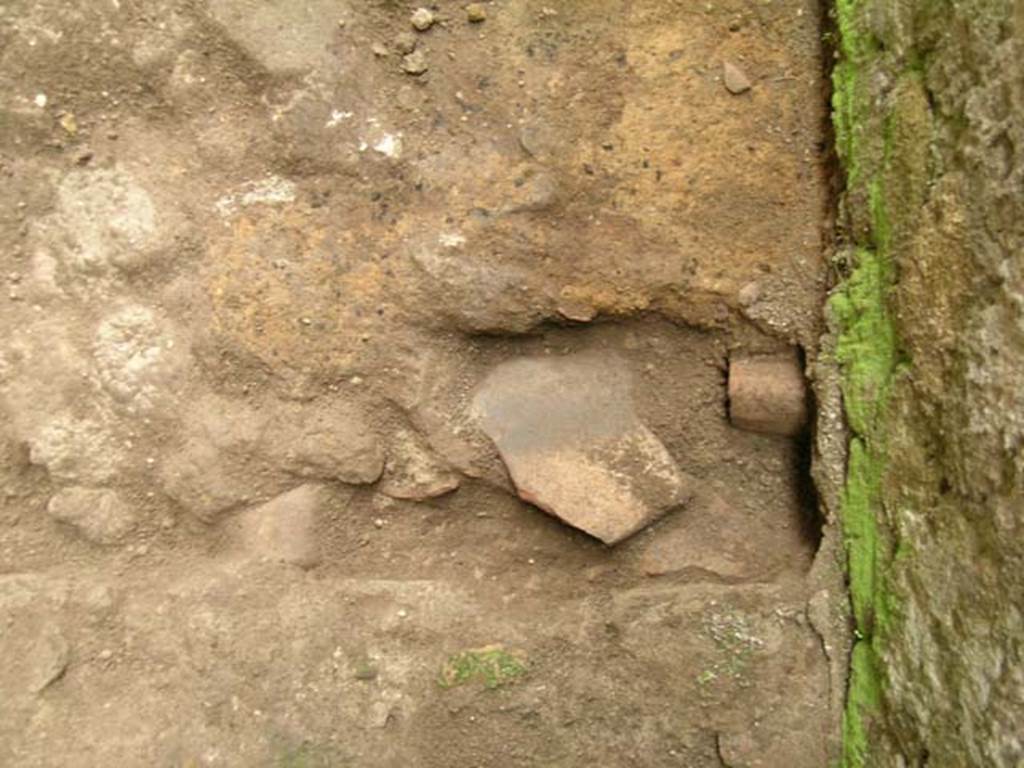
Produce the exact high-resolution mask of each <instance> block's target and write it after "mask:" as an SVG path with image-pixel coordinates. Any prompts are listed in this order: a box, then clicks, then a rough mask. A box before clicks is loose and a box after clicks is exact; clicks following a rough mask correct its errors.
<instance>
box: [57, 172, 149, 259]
mask: <svg viewBox="0 0 1024 768" xmlns="http://www.w3.org/2000/svg"><path fill="white" fill-rule="evenodd" d="M57 223H58V225H59V227H60V229H61V230H62V231H63V232H64V233H65V241H64V242H65V244H66V249H65V250H63V251H62V253H61V257H62V261H63V262H64V264H65V265H66V266H68V267H69V268H72V269H75V270H78V271H82V272H86V273H101V272H103V271H105V270H107V269H109V268H110V267H112V266H130V265H132V264H134V263H136V262H138V261H139V260H140V256H141V255H143V254H145V253H146V251H147V249H149V248H151V247H152V246H153V242H152V238H153V236H154V234H155V233H156V230H157V216H156V207H155V205H154V203H153V200H152V198H151V197H150V195H149V193H148V192H147V191H146V190H145V189H143V188H142V187H141V186H139V184H138V183H137V182H136V181H135V180H134V179H133V178H131V176H129V175H128V174H127V173H125V172H123V171H121V170H118V169H114V170H99V171H91V170H75V171H72V172H71V173H69V174H68V175H67V176H65V177H64V179H63V181H62V182H61V184H60V187H59V188H58V193H57Z"/></svg>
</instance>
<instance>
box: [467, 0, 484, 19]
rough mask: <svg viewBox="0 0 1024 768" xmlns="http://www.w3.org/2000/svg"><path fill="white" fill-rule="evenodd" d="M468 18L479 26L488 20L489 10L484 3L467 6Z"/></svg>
mask: <svg viewBox="0 0 1024 768" xmlns="http://www.w3.org/2000/svg"><path fill="white" fill-rule="evenodd" d="M466 18H467V19H469V21H471V22H473V23H474V24H479V23H480V22H481V21H484V20H485V19H486V18H487V9H486V8H484V5H483V3H470V4H469V5H467V6H466Z"/></svg>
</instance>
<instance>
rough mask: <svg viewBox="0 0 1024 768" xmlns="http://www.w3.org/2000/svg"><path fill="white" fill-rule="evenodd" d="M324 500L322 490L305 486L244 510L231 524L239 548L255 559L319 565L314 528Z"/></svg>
mask: <svg viewBox="0 0 1024 768" xmlns="http://www.w3.org/2000/svg"><path fill="white" fill-rule="evenodd" d="M327 498H328V497H327V491H326V489H325V488H324V487H323V486H320V485H317V484H314V483H306V484H305V485H300V486H299V487H298V488H293V489H292V490H290V491H288V492H287V493H283V494H281V495H280V496H277V497H276V498H274V499H271V500H270V501H268V502H267V503H266V504H261V505H260V506H258V507H252V508H251V509H247V510H245V511H244V512H242V513H241V514H240V515H239V516H238V517H237V518H236V519H235V520H234V521H233V522H234V526H233V527H234V528H235V531H236V535H237V537H238V539H239V542H240V544H241V546H242V548H243V549H244V550H245V551H246V552H247V553H248V554H251V555H253V556H255V557H259V558H262V559H266V560H274V561H280V562H284V563H289V564H291V565H297V566H299V567H301V568H312V567H313V566H315V565H316V564H317V563H318V562H320V549H319V545H318V542H317V537H316V524H317V519H318V515H319V514H320V510H321V508H322V507H323V505H324V504H325V502H326V500H327Z"/></svg>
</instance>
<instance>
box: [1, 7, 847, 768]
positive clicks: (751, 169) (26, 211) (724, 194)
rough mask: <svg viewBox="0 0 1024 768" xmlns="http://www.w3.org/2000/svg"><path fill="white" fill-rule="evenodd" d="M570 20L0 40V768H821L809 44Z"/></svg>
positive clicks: (385, 20) (815, 81)
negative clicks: (762, 397) (799, 400)
mask: <svg viewBox="0 0 1024 768" xmlns="http://www.w3.org/2000/svg"><path fill="white" fill-rule="evenodd" d="M546 3H547V4H545V3H544V2H533V0H501V1H498V0H495V1H494V2H485V3H481V4H473V5H472V6H471V7H469V8H468V9H467V7H466V6H465V5H464V4H463V3H451V2H438V3H436V4H435V5H429V6H425V7H426V11H420V12H417V13H415V14H414V12H416V10H417V7H418V6H417V4H411V3H406V2H397V1H395V0H376V1H373V0H362V1H360V0H350V1H349V2H343V1H342V0H208V1H207V2H202V1H201V0H180V1H176V0H146V1H143V0H77V1H75V2H69V1H68V0H31V1H29V0H7V1H6V2H4V3H3V4H2V5H0V175H2V182H0V234H2V248H0V277H2V280H3V286H2V288H3V292H2V294H0V329H2V331H3V333H2V338H0V407H2V410H0V413H2V421H0V459H2V461H0V467H2V468H0V502H2V508H0V654H2V657H3V659H4V662H3V664H2V665H0V764H3V765H10V766H113V765H119V766H120V765H124V766H174V767H175V768H185V767H186V766H188V767H192V766H288V767H296V768H297V767H299V766H424V767H434V766H437V767H438V768H440V767H442V766H444V767H460V768H461V767H462V766H465V767H466V768H469V767H470V766H495V767H498V768H503V767H505V766H509V767H511V766H564V767H568V766H609V767H613V766H694V767H700V766H730V767H735V768H739V767H741V766H764V767H767V768H772V767H781V766H787V767H789V766H791V767H793V768H804V767H806V768H818V767H820V766H823V765H825V764H826V763H827V760H828V758H829V751H830V749H831V745H832V744H833V741H834V740H833V736H834V732H833V728H834V723H835V715H836V712H835V707H834V703H835V699H836V691H837V690H839V689H841V686H842V680H837V679H835V675H834V673H833V672H832V671H831V670H834V668H835V663H834V659H830V655H831V653H832V652H831V650H830V647H829V643H828V642H826V641H825V640H823V637H822V634H821V624H822V623H823V622H824V619H823V618H822V617H823V615H825V614H827V613H828V604H829V601H830V600H835V599H837V598H838V596H837V595H834V594H833V595H831V596H830V595H829V594H828V593H827V592H825V591H824V590H822V588H821V586H820V584H818V583H817V581H816V580H815V579H814V578H812V577H811V576H809V574H811V573H813V572H814V571H813V569H812V563H813V562H814V559H815V555H816V549H817V547H818V542H819V535H820V531H819V525H818V523H817V522H816V520H817V513H816V508H815V507H816V501H815V498H814V494H813V490H812V488H811V486H810V482H809V480H808V479H807V477H808V466H807V465H808V462H809V459H808V453H809V451H808V445H809V439H808V438H798V439H791V438H786V437H780V436H773V435H761V434H756V433H752V432H745V431H741V430H739V429H736V428H734V427H733V426H731V425H730V423H729V418H728V403H727V396H726V380H727V372H728V364H729V359H730V357H734V356H737V355H741V356H749V355H758V354H798V355H799V356H800V359H806V360H808V361H810V360H813V359H814V357H815V355H816V353H817V350H816V345H817V339H818V338H819V336H820V335H821V332H822V328H821V321H820V316H821V312H820V306H821V303H822V300H823V295H824V289H825V262H824V256H823V253H824V250H825V243H824V238H823V234H822V233H823V231H824V230H823V222H824V220H825V217H826V211H827V207H828V194H827V193H828V190H827V183H826V181H827V178H826V157H825V143H824V132H823V131H824V129H823V125H824V120H825V102H824V97H823V93H824V92H823V84H822V82H821V71H822V67H821V46H820V29H821V19H820V16H819V13H820V9H819V7H818V5H817V3H814V2H810V1H809V0H808V1H803V0H725V1H724V2H722V1H721V0H714V1H713V2H707V3H704V2H700V3H698V2H690V0H685V1H683V0H676V1H675V2H671V1H670V0H618V1H615V0H594V1H593V2H572V3H569V2H565V3H561V2H556V1H555V0H546ZM414 21H415V22H416V24H414ZM417 26H418V27H422V29H418V28H417ZM517 372H519V373H517ZM517 377H519V378H517ZM523 377H525V378H527V379H529V382H528V385H527V386H525V390H527V391H528V394H527V395H522V394H521V392H520V390H522V389H523V387H520V386H519V382H520V380H521V379H523ZM530 377H536V379H535V380H534V379H532V378H530ZM545 377H550V381H552V382H554V384H552V386H551V387H547V386H545V382H546V381H548V380H549V379H548V378H545ZM578 381H582V382H583V384H580V385H579V387H577V385H576V383H575V382H578ZM555 384H557V386H555ZM577 388H578V389H580V390H581V391H580V392H574V391H573V390H575V389H577ZM517 392H520V394H517ZM517 397H528V398H533V399H532V400H530V403H529V404H528V405H529V407H528V408H527V407H526V406H523V405H522V401H521V400H517ZM558 398H565V403H564V408H565V410H564V413H565V414H569V415H570V416H571V418H570V416H565V418H564V419H563V418H561V417H560V416H559V414H563V403H562V401H560V400H559V399H558ZM524 408H525V410H523V409H524ZM531 408H532V410H530V409H531ZM488 409H490V410H488ZM587 409H591V410H590V411H588V410H587ZM527 412H528V414H527V415H528V418H527V416H522V414H524V413H527ZM495 413H496V414H498V415H496V416H495V415H493V414H495ZM591 413H592V414H593V419H591V418H590V414H591ZM538 414H539V415H538ZM545 414H553V415H554V416H553V417H552V420H553V421H555V422H558V424H556V425H553V426H551V428H548V425H547V424H546V423H545V422H546V421H547V417H546V416H545ZM521 417H522V418H521ZM524 419H525V421H524ZM531 419H532V421H531ZM563 422H564V424H563ZM565 424H569V425H570V426H569V427H566V426H564V425H565ZM573 424H583V425H587V424H593V425H594V429H592V430H590V431H589V432H588V434H590V432H593V435H597V437H595V438H594V439H598V440H605V438H606V437H608V435H607V434H605V432H601V430H605V428H606V427H607V429H606V432H608V433H614V434H613V435H612V438H614V440H618V441H619V442H618V443H614V445H625V444H626V443H629V446H630V447H629V448H628V449H623V451H619V452H618V453H615V455H614V456H612V457H611V458H608V457H607V456H606V457H605V459H607V461H606V462H605V464H600V462H598V464H588V463H587V462H588V461H591V459H592V458H593V455H591V454H588V456H589V457H590V458H588V457H587V456H582V452H581V450H575V448H579V446H573V445H572V442H573V434H572V429H573V428H574V427H572V428H571V425H573ZM559 425H561V426H559ZM608 425H612V426H608ZM615 425H618V426H615ZM616 430H620V431H619V432H616ZM584 431H586V430H584ZM599 432H600V433H601V434H598V433H599ZM593 435H591V437H593ZM602 435H603V436H602ZM612 438H608V439H612ZM588 439H590V438H588ZM538 441H540V442H544V441H549V442H545V443H544V445H543V446H542V448H543V450H540V449H538V447H537V446H538ZM550 441H554V442H550ZM559 441H561V442H559ZM630 441H632V442H630ZM612 444H613V443H608V442H607V441H606V442H605V443H602V445H605V446H607V445H612ZM638 446H639V447H638ZM499 448H500V449H501V453H499V450H498V449H499ZM609 450H611V449H609ZM616 450H618V449H616ZM613 453H614V451H613ZM594 455H596V454H594ZM581 456H582V458H581ZM637 456H639V457H641V459H637V458H636V457H637ZM644 456H646V457H648V459H643V458H642V457H644ZM566 457H568V458H566ZM623 457H626V458H623ZM650 457H654V458H650ZM626 459H629V460H628V461H627V460H626ZM644 461H648V463H647V464H646V465H644ZM506 462H507V463H506ZM616 462H617V463H616ZM595 467H596V468H595ZM510 471H511V472H512V475H511V476H510ZM588 473H590V474H588ZM655 475H656V477H655ZM609 478H612V480H609ZM612 481H614V482H612ZM609 482H611V483H612V485H614V486H615V488H616V489H619V490H616V491H614V493H619V492H620V491H621V493H622V494H625V495H623V496H622V497H621V498H620V497H619V496H615V495H614V493H612V492H611V491H609V490H608V488H606V487H605V485H606V484H607V483H609ZM657 482H661V483H662V484H663V485H664V488H662V489H661V490H658V487H655V485H652V483H657ZM527 485H529V486H530V488H529V489H527V488H526V486H527ZM609 487H611V486H609ZM659 487H660V486H659ZM517 489H518V491H519V494H521V495H522V496H523V497H524V498H529V499H530V500H531V501H533V502H535V503H534V504H531V503H527V502H526V501H523V500H520V498H519V496H518V495H517ZM623 489H625V490H623ZM652 489H653V490H652ZM609 493H612V495H611V496H609ZM610 499H611V500H610ZM616 499H618V500H619V501H616ZM623 499H624V501H622V500H623ZM620 501H621V504H620V503H619V502H620ZM591 502H592V505H591ZM563 503H564V505H565V506H564V509H566V510H568V512H566V513H565V515H564V516H565V517H566V519H569V520H570V522H573V523H574V524H576V525H578V526H579V527H580V528H584V529H587V522H586V521H587V520H588V515H591V516H595V515H603V516H607V515H611V516H613V517H614V515H615V514H616V510H617V509H620V508H621V509H624V508H625V507H627V506H629V508H630V509H631V510H633V512H635V513H636V516H635V518H631V519H630V521H627V522H626V523H621V521H614V520H613V521H612V522H611V523H609V525H611V526H612V527H610V528H608V529H607V530H610V531H611V533H609V534H608V535H607V536H602V537H603V538H606V540H617V539H618V538H620V537H623V536H625V538H624V540H622V541H619V542H618V543H617V544H614V546H611V545H608V544H605V543H603V542H602V541H599V540H598V539H597V538H594V537H592V536H590V535H588V534H587V533H585V532H583V531H581V530H579V529H578V528H574V527H571V526H569V525H567V524H565V523H564V522H562V521H560V520H558V519H556V517H555V516H553V515H552V514H548V513H546V512H545V511H542V509H541V508H542V507H543V508H544V509H547V510H548V511H549V512H554V513H555V514H562V512H561V510H562V509H563V506H562V505H563ZM616 505H618V506H616ZM630 505H632V506H630ZM570 518H571V519H570ZM638 521H639V523H638ZM600 522H601V525H602V526H603V525H605V524H606V523H608V521H607V519H606V517H602V518H601V521H600ZM616 526H618V527H616ZM637 527H640V528H641V530H639V532H637V533H635V534H633V535H628V534H630V533H632V532H633V530H634V529H635V528H637ZM595 530H597V529H596V528H595V529H594V530H591V533H595ZM600 530H601V531H604V530H605V528H601V529H600Z"/></svg>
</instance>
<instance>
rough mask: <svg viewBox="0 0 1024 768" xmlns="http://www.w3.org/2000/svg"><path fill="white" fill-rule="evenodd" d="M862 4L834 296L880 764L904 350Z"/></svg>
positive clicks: (851, 43) (866, 677)
mask: <svg viewBox="0 0 1024 768" xmlns="http://www.w3.org/2000/svg"><path fill="white" fill-rule="evenodd" d="M860 6H861V2H860V0H837V2H836V4H835V16H836V26H837V28H838V34H839V46H838V51H839V58H838V60H837V62H836V65H835V68H834V70H833V73H832V83H833V96H832V107H833V121H834V129H835V136H836V150H837V154H838V156H839V161H840V163H841V165H842V168H843V171H844V175H845V180H846V188H845V194H844V198H843V204H842V212H843V214H844V222H843V223H844V224H845V226H843V231H842V233H841V234H842V235H843V236H844V237H845V238H846V248H847V251H848V253H847V254H846V255H847V257H848V261H849V263H850V271H849V274H848V275H847V276H846V277H845V279H844V280H843V281H842V282H841V284H840V285H839V286H838V287H837V289H836V290H835V291H834V292H833V294H832V296H831V298H830V301H829V312H830V314H831V318H832V321H833V325H834V326H835V327H836V328H837V330H838V333H837V338H836V357H837V362H838V363H839V366H840V369H841V372H842V385H841V386H842V393H843V406H844V410H845V414H846V418H847V422H848V424H849V427H850V431H851V435H852V436H851V441H850V445H849V452H848V464H847V474H846V483H845V487H844V489H843V494H842V499H841V514H842V528H843V535H844V539H845V544H846V553H847V568H848V578H849V589H850V598H851V604H852V609H853V617H854V623H855V641H854V646H853V651H852V654H851V659H850V679H849V683H848V689H847V691H848V692H847V704H846V712H845V715H844V719H843V764H844V766H845V768H859V767H860V766H867V765H870V764H871V758H870V755H871V747H870V725H871V722H872V721H873V720H874V719H876V718H877V717H878V716H879V715H880V711H881V708H882V705H883V704H882V703H883V696H882V686H883V684H884V682H883V673H882V670H883V667H882V663H881V655H880V653H879V650H878V646H879V644H880V643H882V642H883V641H884V636H885V633H886V631H887V627H888V624H889V620H890V616H891V612H892V610H893V607H892V604H891V603H892V600H891V597H890V593H889V590H888V587H887V584H886V570H887V568H886V566H887V563H888V562H889V560H890V559H891V552H892V548H893V547H892V542H891V541H890V538H889V536H888V532H887V530H886V528H885V527H884V526H883V525H882V523H881V520H880V518H881V515H882V496H883V487H882V486H883V479H884V475H885V469H886V464H887V454H888V437H887V414H888V410H889V403H890V398H891V394H892V389H893V385H894V378H895V376H896V372H897V368H898V366H899V360H900V356H901V355H900V351H899V342H898V339H897V333H896V324H895V322H894V321H893V317H892V313H891V309H890V302H889V294H890V292H891V291H892V286H893V282H894V266H893V262H892V257H891V253H890V243H891V235H892V226H891V221H890V216H889V211H888V209H887V204H886V187H885V185H886V181H887V173H886V171H887V168H888V167H889V165H890V163H891V156H892V152H891V140H890V137H891V125H890V123H889V120H888V119H887V118H886V117H885V116H884V115H880V114H879V113H878V111H877V110H876V109H875V108H874V105H873V104H872V103H871V100H870V95H869V88H868V85H867V82H868V79H869V78H870V77H871V72H872V64H873V61H874V60H875V57H876V56H877V54H878V51H879V47H880V46H879V43H878V41H877V40H876V39H875V38H874V37H873V36H872V35H871V34H870V32H868V31H867V30H866V29H865V26H864V23H863V16H862V13H861V7H860Z"/></svg>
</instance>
